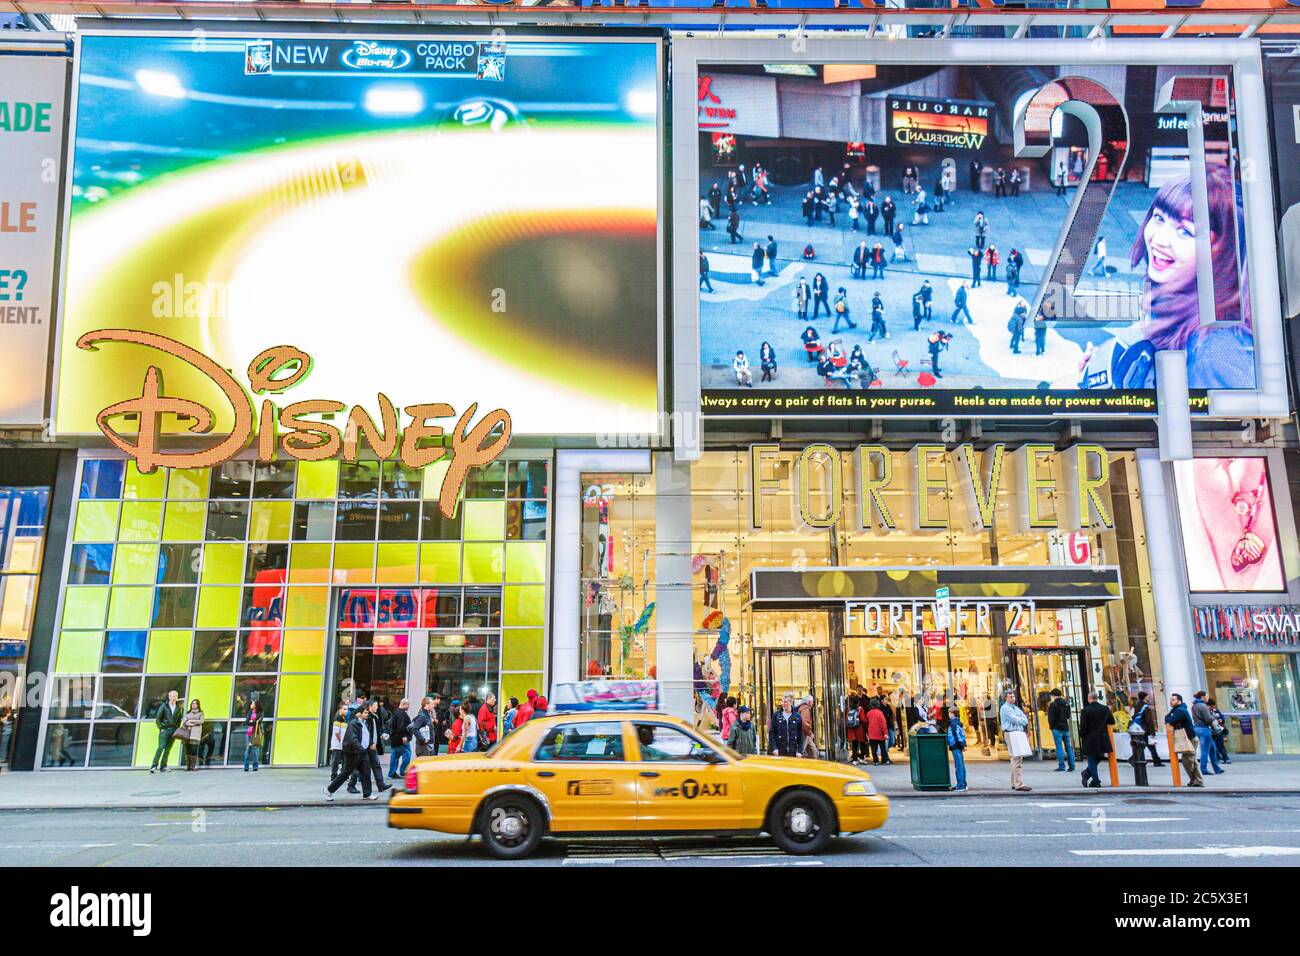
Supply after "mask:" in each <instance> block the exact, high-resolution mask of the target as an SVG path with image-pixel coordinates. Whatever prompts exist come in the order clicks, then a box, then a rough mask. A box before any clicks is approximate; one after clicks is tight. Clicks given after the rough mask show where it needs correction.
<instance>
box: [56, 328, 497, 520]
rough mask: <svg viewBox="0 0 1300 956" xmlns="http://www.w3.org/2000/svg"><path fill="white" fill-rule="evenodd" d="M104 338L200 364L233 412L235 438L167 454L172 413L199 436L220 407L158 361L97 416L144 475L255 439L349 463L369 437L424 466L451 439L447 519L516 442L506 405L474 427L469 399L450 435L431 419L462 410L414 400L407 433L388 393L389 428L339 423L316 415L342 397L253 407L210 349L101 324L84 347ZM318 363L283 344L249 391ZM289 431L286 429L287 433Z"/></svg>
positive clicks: (211, 459) (261, 446)
mask: <svg viewBox="0 0 1300 956" xmlns="http://www.w3.org/2000/svg"><path fill="white" fill-rule="evenodd" d="M102 342H123V343H128V344H132V345H140V346H144V347H145V348H152V349H156V350H157V351H159V352H162V353H163V354H165V355H170V356H172V357H173V358H177V359H180V360H181V361H182V362H185V363H187V364H189V365H191V366H192V367H193V368H195V369H197V370H198V371H199V372H201V373H202V374H203V375H206V376H207V377H208V378H209V379H210V380H211V381H212V383H213V384H214V385H216V387H217V388H219V389H220V390H221V392H222V393H223V394H224V395H225V397H226V400H227V401H228V402H229V403H230V410H231V412H232V413H233V415H234V425H233V426H232V428H231V429H230V434H229V435H228V436H227V437H226V438H224V439H222V440H221V441H219V442H217V443H216V444H214V445H210V446H209V447H207V448H204V449H201V450H198V451H187V452H179V451H178V452H166V453H165V452H163V451H162V450H161V449H160V448H159V447H158V441H159V437H160V435H161V431H162V427H161V426H162V422H163V416H164V415H175V416H177V417H178V418H180V419H183V420H188V421H189V422H190V424H189V426H188V428H187V429H186V430H187V431H188V432H189V433H190V434H194V435H206V434H208V433H209V432H210V431H211V430H212V426H213V423H214V422H215V420H216V416H215V415H214V413H213V410H212V409H210V408H207V407H206V406H204V405H201V404H199V403H198V402H195V401H191V400H189V399H185V398H174V397H170V396H166V395H164V394H163V376H162V371H161V369H159V368H158V367H157V366H155V365H151V366H149V369H148V371H146V372H145V377H144V385H143V387H142V389H141V392H140V395H139V396H138V397H136V398H129V399H126V400H125V401H121V402H117V403H116V404H114V405H110V406H109V407H107V408H105V409H103V410H102V411H100V413H99V414H98V415H97V416H96V419H95V421H96V423H97V424H98V425H99V430H100V431H101V432H103V433H104V437H105V438H107V439H108V440H109V441H110V442H112V443H113V445H114V446H115V447H117V448H119V449H121V450H122V451H123V452H125V453H126V454H127V455H129V456H130V457H132V458H134V459H135V461H136V464H137V466H138V467H139V469H140V472H141V473H142V474H149V473H151V472H152V471H153V470H154V469H155V468H157V467H158V466H159V465H162V466H163V467H166V468H206V467H210V466H212V465H218V464H220V463H222V462H224V461H228V460H229V459H231V458H233V457H234V456H235V455H237V454H239V453H240V452H241V451H243V449H244V448H245V447H247V446H248V444H249V442H251V441H253V439H254V438H256V440H257V458H258V460H259V461H273V460H274V459H275V456H276V452H277V451H280V452H283V453H284V454H286V455H288V456H289V457H290V458H295V459H297V460H299V461H321V460H323V459H326V458H333V457H335V456H336V455H338V454H339V453H340V452H342V456H343V460H344V461H356V460H357V454H358V451H359V450H360V446H361V438H362V436H363V435H364V438H365V442H366V443H367V444H368V445H369V446H370V447H371V448H372V449H373V450H374V452H375V454H376V455H377V456H378V457H379V458H381V459H387V458H391V457H393V454H394V452H397V453H398V456H399V457H400V459H401V462H402V464H403V465H405V466H406V467H407V468H411V469H418V468H423V467H425V466H426V465H430V464H432V463H433V462H435V461H438V460H439V459H440V458H443V457H444V456H446V455H447V450H448V449H447V446H448V444H450V449H451V462H450V465H449V466H448V468H447V473H446V475H445V477H444V478H443V483H442V491H441V493H440V494H439V497H438V507H439V508H440V510H441V511H442V513H443V514H444V515H446V516H447V517H452V516H453V515H454V514H455V511H456V502H457V500H458V498H459V497H460V490H461V486H462V485H464V483H465V479H466V477H467V476H468V474H469V470H470V469H471V468H475V467H478V466H482V465H486V464H488V463H489V462H491V461H494V460H495V459H496V458H497V457H499V456H500V455H501V453H502V452H504V451H505V450H506V446H507V445H508V444H509V442H510V415H509V413H507V412H506V411H505V410H504V409H501V408H498V409H495V410H494V411H491V412H488V413H487V414H486V415H484V416H483V418H482V419H480V420H479V422H478V423H477V424H475V425H473V426H472V427H471V424H470V423H471V422H472V421H473V418H474V413H475V412H476V411H477V410H478V404H477V403H474V404H472V405H470V406H469V408H467V409H465V411H464V412H463V413H462V414H461V416H460V418H459V419H458V420H457V421H456V427H455V428H454V429H452V431H451V434H450V435H449V436H448V435H445V434H444V431H443V428H442V426H441V425H434V424H431V423H430V422H431V420H435V419H439V418H448V417H450V416H452V415H454V414H455V413H456V410H455V409H454V408H452V406H450V405H448V404H446V403H445V402H431V403H426V404H418V405H407V406H405V407H404V408H403V409H402V411H403V412H405V413H406V415H407V416H408V417H409V419H410V421H409V423H408V424H407V426H406V428H405V429H400V428H399V421H398V415H397V409H396V407H395V406H394V405H393V403H392V402H391V401H390V400H389V399H388V397H387V396H386V395H384V394H383V393H382V392H380V393H379V395H378V397H377V403H378V405H379V413H380V420H381V423H382V427H381V425H379V424H376V423H375V420H374V418H372V417H371V415H370V413H369V412H367V411H366V410H365V409H363V408H362V407H361V406H360V405H356V406H353V408H352V410H351V411H350V412H349V413H348V417H347V423H346V425H345V426H344V427H343V428H341V429H340V428H339V427H338V426H336V425H332V424H330V423H329V422H328V421H319V420H317V419H316V418H313V417H311V416H317V415H324V416H330V417H332V416H333V415H335V414H337V413H339V412H342V411H343V410H344V409H345V408H346V406H345V405H344V403H343V402H337V401H332V400H330V399H323V398H322V399H307V400H304V401H297V402H291V403H290V404H288V405H285V406H283V407H282V408H279V409H278V413H277V408H276V405H275V403H274V402H273V401H272V400H271V399H270V398H263V399H262V401H261V405H260V409H254V406H253V399H252V398H251V397H250V396H249V394H248V392H246V391H245V390H244V388H243V386H241V385H240V383H239V382H238V381H236V379H235V378H234V376H233V375H231V374H230V373H229V372H227V371H226V370H225V369H224V368H222V367H221V366H220V365H218V364H217V363H216V362H214V361H213V360H212V359H211V358H209V357H208V356H206V355H204V354H203V353H202V352H199V351H197V350H195V349H192V348H190V347H189V346H188V345H185V344H183V343H181V342H177V341H176V340H175V339H169V338H167V337H166V336H163V335H157V334H155V333H152V332H140V331H136V330H133V329H100V330H98V331H95V332H87V333H86V334H85V335H83V336H81V337H80V338H79V339H77V348H79V349H85V350H87V351H96V350H97V347H98V346H99V344H100V343H102ZM311 365H312V360H311V356H310V355H308V354H307V353H306V352H304V351H302V350H301V349H298V348H295V347H294V346H292V345H277V346H274V347H272V348H269V349H266V350H265V351H263V352H262V353H260V354H259V355H258V356H257V357H256V358H254V359H253V360H252V361H251V362H249V363H248V382H249V387H250V388H251V390H252V392H253V394H254V395H258V394H268V395H278V394H280V393H282V392H285V391H287V390H289V389H290V388H292V387H293V386H295V385H297V384H298V383H299V382H301V381H302V380H303V379H304V378H306V377H307V374H308V373H309V372H310V371H311ZM281 373H284V374H281ZM277 376H279V377H277ZM120 416H128V417H130V418H136V419H138V422H139V428H138V429H137V431H136V432H135V434H134V435H131V434H122V433H120V432H118V431H117V430H115V429H114V428H113V425H112V423H111V422H112V419H114V418H117V417H120ZM280 429H285V431H284V432H283V433H281V432H280Z"/></svg>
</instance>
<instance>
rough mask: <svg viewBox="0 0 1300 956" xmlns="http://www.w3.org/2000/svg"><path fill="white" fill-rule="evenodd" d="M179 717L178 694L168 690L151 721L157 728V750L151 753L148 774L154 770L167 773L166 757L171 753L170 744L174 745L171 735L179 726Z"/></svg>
mask: <svg viewBox="0 0 1300 956" xmlns="http://www.w3.org/2000/svg"><path fill="white" fill-rule="evenodd" d="M181 716H182V714H181V705H180V694H178V693H177V692H176V691H174V690H169V691H168V692H167V699H166V700H165V701H163V703H162V704H161V705H160V706H159V707H158V714H157V715H156V716H155V717H154V721H153V722H154V725H155V726H156V727H157V728H158V749H157V750H155V751H154V752H153V762H152V763H151V764H149V772H150V773H153V772H154V771H155V770H158V771H161V772H162V773H166V772H167V757H168V755H169V754H170V753H171V752H172V744H173V743H175V740H174V738H173V737H172V734H174V733H176V728H177V727H179V726H180V725H181ZM159 758H161V759H162V763H161V764H159V762H158V761H159Z"/></svg>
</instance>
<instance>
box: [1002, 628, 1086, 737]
mask: <svg viewBox="0 0 1300 956" xmlns="http://www.w3.org/2000/svg"><path fill="white" fill-rule="evenodd" d="M1010 650H1011V667H1012V671H1013V673H1014V674H1015V680H1016V691H1017V693H1018V694H1019V696H1020V701H1021V704H1022V705H1023V707H1024V709H1025V712H1026V713H1027V714H1030V715H1031V717H1032V719H1031V720H1030V722H1029V732H1030V742H1031V744H1032V745H1033V748H1034V750H1036V751H1037V755H1038V759H1039V760H1046V759H1047V758H1048V757H1049V756H1051V757H1052V759H1056V744H1055V742H1054V741H1053V739H1052V730H1051V728H1050V727H1049V726H1048V723H1047V707H1048V704H1050V703H1051V702H1052V697H1051V693H1052V690H1053V689H1058V690H1060V692H1061V694H1062V696H1063V697H1064V698H1065V702H1066V703H1067V704H1069V705H1070V714H1071V715H1072V719H1071V721H1070V731H1071V734H1072V737H1073V743H1074V749H1075V750H1076V751H1078V749H1079V712H1080V711H1081V710H1083V705H1084V704H1085V703H1087V700H1088V662H1087V653H1086V652H1085V651H1084V650H1083V649H1082V648H1072V647H1013V648H1011V649H1010ZM1031 708H1032V709H1031Z"/></svg>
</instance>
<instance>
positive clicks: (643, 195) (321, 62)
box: [56, 34, 662, 435]
mask: <svg viewBox="0 0 1300 956" xmlns="http://www.w3.org/2000/svg"><path fill="white" fill-rule="evenodd" d="M661 82H662V81H661V64H660V43H659V42H658V41H657V40H654V39H646V38H627V39H613V38H611V39H591V40H587V39H583V40H576V39H562V38H559V37H556V38H554V39H541V38H515V37H511V38H509V39H508V40H507V39H503V38H501V37H492V36H488V35H478V34H464V35H459V36H437V35H419V36H415V35H410V36H401V37H385V36H367V37H358V36H349V37H334V36H318V35H293V36H259V37H252V36H213V35H211V34H208V35H204V36H202V37H199V38H196V37H194V36H190V35H188V34H187V35H185V36H179V35H174V36H161V35H131V34H114V35H86V36H82V37H81V38H80V39H79V49H78V57H77V65H76V85H77V91H78V93H77V101H76V105H75V118H74V126H73V135H74V136H75V141H74V147H73V148H74V152H73V174H72V177H71V187H70V188H71V196H70V202H71V213H70V224H69V226H68V242H67V255H66V262H65V276H66V278H65V283H66V302H65V305H64V309H63V315H62V328H61V336H60V339H61V344H60V353H59V359H60V361H59V368H58V394H57V404H56V428H57V430H58V432H60V433H62V434H88V433H95V432H97V431H98V430H99V429H98V426H97V424H96V416H97V415H98V414H99V413H100V412H101V410H103V409H106V408H108V407H110V406H112V405H114V404H115V403H119V402H122V401H123V400H124V399H126V398H128V397H129V396H133V395H139V394H140V388H141V382H142V381H143V379H144V376H145V373H146V371H147V369H148V367H149V366H150V365H156V366H158V367H159V368H160V369H161V371H162V379H163V383H164V385H163V387H164V390H165V393H166V394H167V395H168V396H179V397H182V398H184V399H188V400H192V401H195V402H198V403H200V404H201V405H203V406H205V407H206V408H208V409H212V410H214V411H215V412H216V418H217V421H216V423H215V425H214V426H213V428H212V429H211V430H212V431H213V433H215V434H219V433H224V432H226V431H229V430H230V426H231V416H230V413H229V411H228V409H229V402H227V401H225V400H224V399H223V398H222V395H221V393H220V391H219V390H218V389H217V387H216V386H215V385H214V384H213V382H212V380H211V377H210V376H208V375H205V374H203V373H201V372H199V371H198V370H197V369H195V368H194V367H193V366H192V365H190V364H187V363H184V362H181V361H179V360H178V359H176V358H173V357H171V356H168V355H163V354H161V353H160V352H159V351H157V350H156V349H153V348H149V347H146V346H143V345H140V344H133V343H123V342H121V341H114V342H110V343H101V344H99V345H98V346H96V347H95V348H94V349H87V348H85V347H78V344H77V343H78V339H79V338H80V337H82V336H84V335H86V334H87V333H91V332H94V331H96V330H103V329H128V330H137V331H142V332H148V333H154V334H158V335H162V336H166V337H167V338H170V339H172V340H176V341H179V342H181V343H183V344H185V345H187V346H189V347H191V348H193V349H196V350H198V351H199V352H202V353H203V354H204V355H206V356H208V357H210V358H212V359H214V360H215V361H216V362H217V363H218V364H219V365H220V366H221V367H223V368H225V369H229V370H232V371H233V372H234V373H235V375H236V377H237V378H240V377H241V376H242V375H243V371H242V370H243V369H244V368H245V367H246V366H247V365H248V363H249V362H250V360H252V359H254V357H255V356H258V355H259V354H261V353H262V352H263V350H265V349H268V348H271V347H274V346H280V345H292V346H294V347H296V348H298V349H301V350H303V351H305V352H306V353H309V354H310V355H311V356H312V358H313V359H314V367H313V371H312V372H311V376H310V382H311V384H310V386H303V387H302V389H303V391H304V393H305V392H306V391H307V390H308V389H309V390H310V394H312V395H313V396H325V397H328V398H329V399H331V400H335V401H338V402H342V403H345V404H349V405H351V404H361V405H365V406H367V407H374V405H375V402H376V395H377V394H378V393H381V392H382V393H385V394H387V395H388V396H390V397H391V398H392V399H393V401H394V402H395V403H396V404H397V405H399V406H400V405H401V404H402V403H403V402H404V401H405V402H417V401H425V400H428V399H436V400H438V401H439V402H446V403H449V404H451V405H452V406H454V407H455V408H456V410H457V412H458V413H459V412H460V411H461V410H463V409H465V408H466V407H468V406H469V405H470V404H471V403H473V402H479V403H481V405H482V407H484V408H491V407H502V408H505V409H507V410H508V411H509V412H510V413H511V415H512V416H513V423H514V426H513V430H514V433H515V434H516V435H518V434H534V435H569V434H572V435H591V434H595V433H626V432H629V431H649V430H650V429H649V428H647V427H645V426H646V423H652V422H654V421H655V420H656V416H655V412H656V411H657V410H658V409H659V402H660V393H661V383H660V373H659V363H658V358H659V316H660V303H659V298H660V275H661V263H660V261H659V260H660V247H659V243H658V239H657V236H658V228H657V221H658V211H659V202H660V191H661V190H660V183H661V174H660V169H661V146H660V142H661V140H660V120H661V117H660V103H661V99H662V94H661ZM241 380H242V379H241ZM293 398H294V393H292V392H291V393H289V398H288V400H290V401H291V400H292V399H293ZM113 424H114V427H115V428H118V429H119V430H125V431H129V430H130V423H129V422H114V423H113ZM185 425H186V423H185V421H184V420H183V419H182V420H180V421H173V422H172V425H171V427H172V430H175V431H179V430H181V429H183V428H184V427H185Z"/></svg>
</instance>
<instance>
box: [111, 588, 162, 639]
mask: <svg viewBox="0 0 1300 956" xmlns="http://www.w3.org/2000/svg"><path fill="white" fill-rule="evenodd" d="M152 617H153V588H113V597H112V599H111V600H110V601H109V602H108V626H109V627H110V628H111V629H113V630H129V631H137V630H142V629H144V628H147V627H148V626H149V623H150V619H151V618H152Z"/></svg>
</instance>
